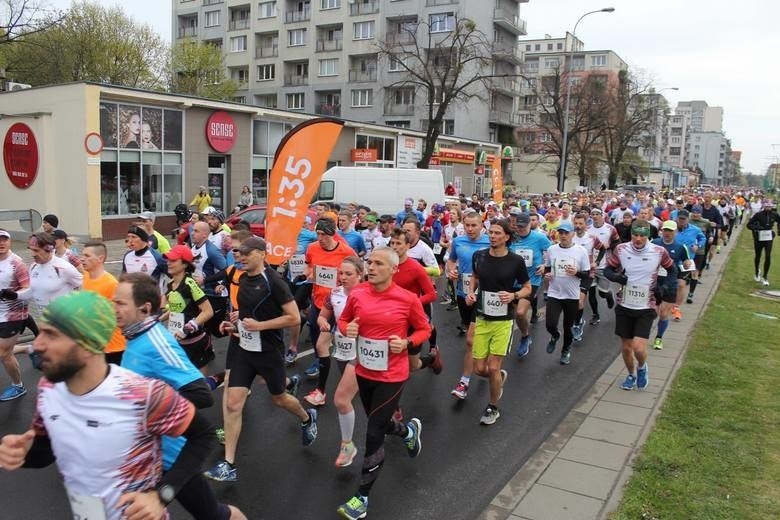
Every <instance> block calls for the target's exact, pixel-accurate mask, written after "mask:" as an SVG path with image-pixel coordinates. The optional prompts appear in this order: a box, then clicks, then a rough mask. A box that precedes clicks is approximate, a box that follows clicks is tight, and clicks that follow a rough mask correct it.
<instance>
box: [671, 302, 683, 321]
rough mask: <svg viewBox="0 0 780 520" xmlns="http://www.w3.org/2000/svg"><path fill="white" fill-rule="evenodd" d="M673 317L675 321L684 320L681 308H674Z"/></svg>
mask: <svg viewBox="0 0 780 520" xmlns="http://www.w3.org/2000/svg"><path fill="white" fill-rule="evenodd" d="M672 316H673V317H674V321H680V320H681V319H682V312H680V308H679V307H677V306H676V305H675V306H674V309H672Z"/></svg>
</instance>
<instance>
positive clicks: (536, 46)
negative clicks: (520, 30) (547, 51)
mask: <svg viewBox="0 0 780 520" xmlns="http://www.w3.org/2000/svg"><path fill="white" fill-rule="evenodd" d="M534 50H535V51H540V50H542V46H541V45H540V44H538V43H537V44H536V45H534Z"/></svg>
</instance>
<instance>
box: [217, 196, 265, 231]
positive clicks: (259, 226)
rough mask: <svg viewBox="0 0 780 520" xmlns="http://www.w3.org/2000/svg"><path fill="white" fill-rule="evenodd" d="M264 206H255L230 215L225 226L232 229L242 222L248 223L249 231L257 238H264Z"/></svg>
mask: <svg viewBox="0 0 780 520" xmlns="http://www.w3.org/2000/svg"><path fill="white" fill-rule="evenodd" d="M265 211H266V206H265V205H262V206H261V205H258V204H255V205H253V206H249V207H247V208H245V209H242V210H241V211H239V212H238V213H233V214H232V215H230V216H229V217H228V218H227V220H226V221H225V224H227V225H228V226H229V227H230V229H233V228H234V227H235V225H236V224H238V223H239V222H240V221H242V220H246V221H247V222H249V231H251V232H252V234H253V235H256V236H258V237H264V236H265Z"/></svg>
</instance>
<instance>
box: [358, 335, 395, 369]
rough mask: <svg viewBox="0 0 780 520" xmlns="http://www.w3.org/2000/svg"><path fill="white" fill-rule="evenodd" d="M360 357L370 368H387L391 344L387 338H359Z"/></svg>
mask: <svg viewBox="0 0 780 520" xmlns="http://www.w3.org/2000/svg"><path fill="white" fill-rule="evenodd" d="M357 346H358V359H359V360H360V364H361V365H362V366H363V367H364V368H367V369H369V370H377V371H379V370H387V361H388V356H389V354H390V346H389V344H388V343H387V340H381V339H369V338H358V343H357Z"/></svg>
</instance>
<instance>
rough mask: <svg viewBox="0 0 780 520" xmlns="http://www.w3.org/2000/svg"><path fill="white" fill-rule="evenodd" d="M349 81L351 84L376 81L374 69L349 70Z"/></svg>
mask: <svg viewBox="0 0 780 520" xmlns="http://www.w3.org/2000/svg"><path fill="white" fill-rule="evenodd" d="M349 81H350V82H351V83H367V82H372V81H376V68H367V69H350V70H349Z"/></svg>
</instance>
